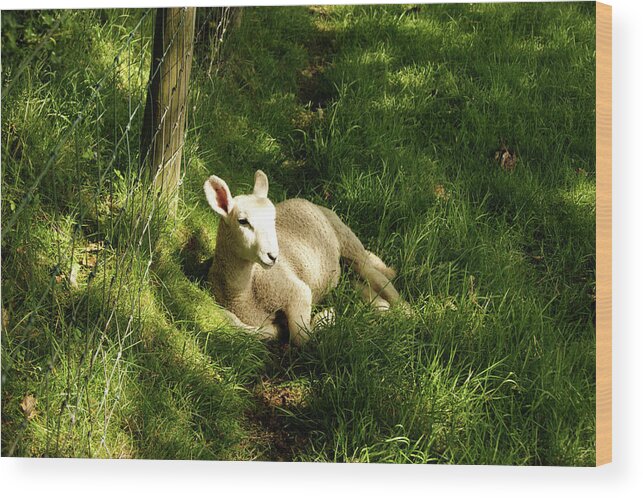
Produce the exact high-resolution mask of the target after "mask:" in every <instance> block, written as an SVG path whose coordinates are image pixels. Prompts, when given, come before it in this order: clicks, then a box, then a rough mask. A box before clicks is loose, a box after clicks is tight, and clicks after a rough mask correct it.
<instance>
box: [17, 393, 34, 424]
mask: <svg viewBox="0 0 643 498" xmlns="http://www.w3.org/2000/svg"><path fill="white" fill-rule="evenodd" d="M36 403H37V400H36V398H35V397H33V396H32V395H31V394H27V395H26V396H25V397H24V398H23V399H22V402H21V403H20V408H21V409H22V413H23V414H24V416H25V417H26V418H27V420H31V419H32V418H34V417H35V416H36V415H37V414H38V412H36Z"/></svg>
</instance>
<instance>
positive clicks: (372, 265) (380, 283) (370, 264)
mask: <svg viewBox="0 0 643 498" xmlns="http://www.w3.org/2000/svg"><path fill="white" fill-rule="evenodd" d="M318 207H319V209H320V210H321V212H322V214H323V215H324V216H326V218H327V219H328V221H329V222H330V224H331V225H332V227H333V230H334V231H335V234H336V235H337V239H338V240H339V245H340V252H341V256H342V258H344V259H346V260H347V261H348V262H349V263H350V265H351V267H352V268H353V269H354V270H355V271H356V272H357V273H359V275H360V276H361V277H362V278H363V279H364V280H366V282H367V283H368V285H369V286H370V287H371V289H372V290H373V292H374V293H375V295H377V296H379V297H380V298H382V299H384V300H385V301H387V302H388V303H389V304H390V305H395V304H397V303H398V302H400V301H402V302H403V300H402V299H401V298H400V295H399V294H398V292H397V290H395V287H394V286H393V284H392V283H391V278H393V277H394V276H395V270H393V269H392V268H389V267H388V266H386V265H385V264H384V262H383V261H382V260H381V259H380V258H378V257H377V256H376V255H375V254H373V253H372V252H369V251H367V250H366V249H365V248H364V245H363V244H362V242H361V241H360V240H359V239H358V238H357V235H355V234H354V233H353V231H352V230H351V229H350V228H349V227H348V226H346V224H344V222H343V221H342V220H340V219H339V216H337V214H335V213H334V212H333V211H331V210H330V209H326V208H325V207H322V206H318ZM369 301H370V299H369Z"/></svg>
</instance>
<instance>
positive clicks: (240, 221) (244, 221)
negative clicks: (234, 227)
mask: <svg viewBox="0 0 643 498" xmlns="http://www.w3.org/2000/svg"><path fill="white" fill-rule="evenodd" d="M239 225H245V226H250V222H249V221H248V219H247V218H239Z"/></svg>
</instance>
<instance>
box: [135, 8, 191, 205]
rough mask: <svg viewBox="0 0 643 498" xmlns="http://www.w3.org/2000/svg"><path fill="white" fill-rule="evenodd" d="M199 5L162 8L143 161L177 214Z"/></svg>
mask: <svg viewBox="0 0 643 498" xmlns="http://www.w3.org/2000/svg"><path fill="white" fill-rule="evenodd" d="M195 20H196V8H194V7H183V8H159V9H157V10H156V20H155V25H154V44H153V47H152V64H151V68H150V83H149V87H148V92H147V100H146V102H145V112H144V114H143V129H142V130H141V167H147V168H149V173H150V177H151V181H152V182H153V185H154V188H155V191H156V193H157V194H158V195H159V196H160V198H161V199H163V200H164V201H167V203H168V206H169V210H170V213H172V214H176V207H177V200H178V186H179V179H180V177H181V156H182V152H183V143H184V136H185V123H186V118H187V112H188V107H187V105H188V103H187V96H188V84H189V82H190V71H191V68H192V50H193V46H194V24H195Z"/></svg>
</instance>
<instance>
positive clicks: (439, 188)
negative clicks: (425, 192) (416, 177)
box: [433, 183, 451, 201]
mask: <svg viewBox="0 0 643 498" xmlns="http://www.w3.org/2000/svg"><path fill="white" fill-rule="evenodd" d="M433 192H434V193H435V196H436V197H437V198H438V199H440V200H442V201H446V200H448V199H449V197H451V194H449V192H447V191H446V189H445V188H444V185H441V184H439V183H438V184H437V185H436V186H435V187H433Z"/></svg>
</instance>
